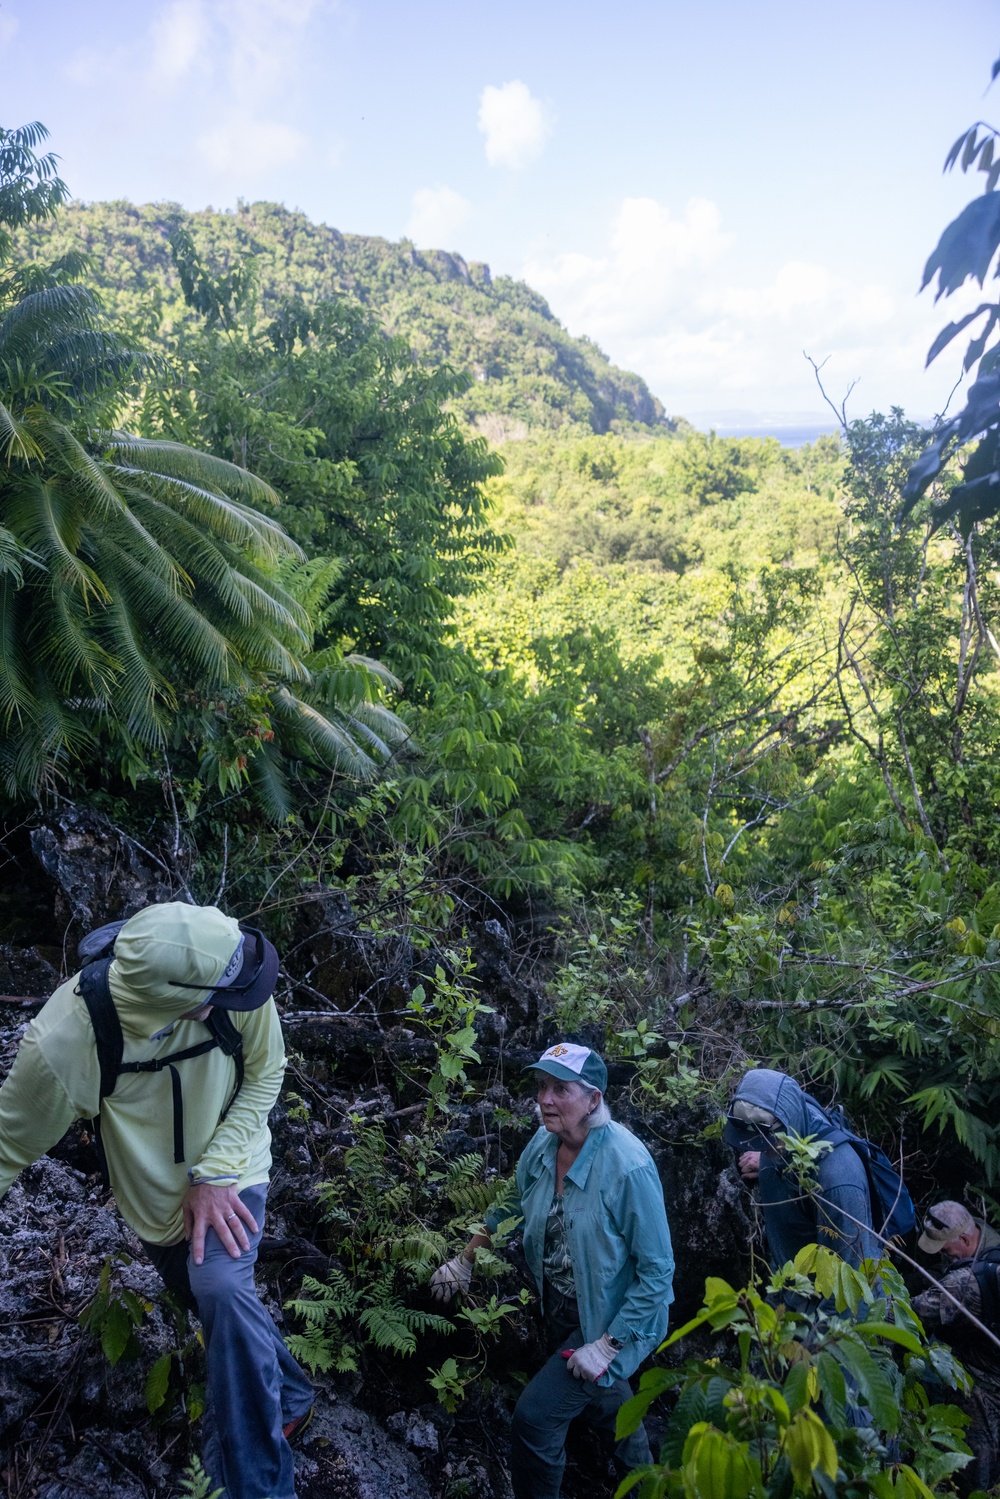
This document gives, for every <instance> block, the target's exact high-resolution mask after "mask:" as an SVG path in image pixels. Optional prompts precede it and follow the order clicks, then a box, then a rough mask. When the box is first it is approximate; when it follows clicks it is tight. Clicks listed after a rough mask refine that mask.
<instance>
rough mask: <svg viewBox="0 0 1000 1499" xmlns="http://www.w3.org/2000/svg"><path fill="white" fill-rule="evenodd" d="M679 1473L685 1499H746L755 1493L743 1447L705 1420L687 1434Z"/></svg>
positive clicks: (749, 1461) (753, 1474) (751, 1467)
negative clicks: (681, 1476)
mask: <svg viewBox="0 0 1000 1499" xmlns="http://www.w3.org/2000/svg"><path fill="white" fill-rule="evenodd" d="M681 1471H682V1475H683V1480H684V1493H685V1495H686V1496H687V1499H750V1496H751V1495H753V1494H755V1493H757V1492H759V1485H758V1483H757V1474H756V1472H755V1468H754V1464H753V1461H752V1459H751V1457H750V1455H749V1452H748V1451H747V1448H746V1446H745V1444H744V1443H742V1442H738V1441H737V1440H736V1439H735V1437H732V1436H730V1435H729V1433H728V1432H721V1431H717V1430H716V1428H715V1427H714V1426H710V1425H709V1424H708V1422H706V1421H700V1422H699V1423H698V1424H697V1425H696V1426H692V1428H691V1430H690V1432H689V1433H688V1439H687V1441H686V1443H685V1444H684V1465H683V1468H682V1470H681Z"/></svg>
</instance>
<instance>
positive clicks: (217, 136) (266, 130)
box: [197, 118, 306, 172]
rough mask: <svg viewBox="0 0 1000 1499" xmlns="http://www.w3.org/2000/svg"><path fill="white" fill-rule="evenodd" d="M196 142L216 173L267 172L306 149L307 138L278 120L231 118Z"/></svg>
mask: <svg viewBox="0 0 1000 1499" xmlns="http://www.w3.org/2000/svg"><path fill="white" fill-rule="evenodd" d="M197 144H198V149H199V150H200V152H201V154H202V156H203V157H204V159H205V160H206V161H207V163H208V165H209V166H210V167H213V168H214V170H215V171H217V172H233V171H240V170H247V169H249V170H251V171H266V170H267V169H268V168H269V167H283V166H288V165H289V164H290V163H291V162H293V161H297V160H298V159H299V157H300V156H301V155H302V153H303V151H304V150H305V146H306V138H305V136H304V135H303V134H302V133H301V131H299V130H294V129H293V128H292V127H291V125H283V124H281V123H280V122H279V121H277V120H249V119H239V118H233V119H230V120H227V121H226V122H225V123H224V124H222V125H218V126H216V128H215V129H214V130H209V131H208V132H207V133H206V134H205V135H203V136H201V137H200V138H199V140H198V143H197Z"/></svg>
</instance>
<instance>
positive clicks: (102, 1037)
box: [77, 921, 244, 1186]
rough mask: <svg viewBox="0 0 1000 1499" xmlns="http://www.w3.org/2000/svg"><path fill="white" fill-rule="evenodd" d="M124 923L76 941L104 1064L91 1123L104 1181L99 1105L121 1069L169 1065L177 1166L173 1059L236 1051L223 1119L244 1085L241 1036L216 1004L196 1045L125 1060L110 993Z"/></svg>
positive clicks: (177, 1093) (179, 1124) (178, 1120)
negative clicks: (202, 1038) (203, 1036)
mask: <svg viewBox="0 0 1000 1499" xmlns="http://www.w3.org/2000/svg"><path fill="white" fill-rule="evenodd" d="M124 925H125V923H124V921H110V922H108V923H107V925H106V926H100V927H98V928H97V930H96V931H93V932H88V933H87V935H86V937H84V938H83V939H82V940H81V941H80V943H79V945H78V946H77V953H78V954H79V956H80V957H81V958H82V959H83V967H82V968H81V970H80V980H79V989H80V995H81V997H82V999H83V1002H84V1004H85V1005H86V1006H87V1012H88V1014H89V1015H90V1023H91V1025H92V1026H93V1027H94V1040H95V1041H96V1043H97V1062H98V1066H99V1067H100V1070H101V1087H100V1101H99V1103H98V1109H97V1113H96V1115H95V1116H94V1118H93V1120H92V1121H91V1125H92V1128H93V1135H94V1144H95V1146H96V1147H97V1154H98V1156H99V1158H100V1162H101V1172H102V1174H103V1176H104V1183H105V1186H107V1184H108V1163H107V1158H106V1156H105V1153H104V1145H103V1143H102V1141H101V1111H100V1105H101V1103H103V1102H104V1100H105V1098H107V1096H108V1094H109V1093H113V1092H114V1091H115V1085H116V1084H117V1082H118V1079H119V1077H120V1076H121V1075H122V1073H123V1072H163V1071H164V1070H165V1069H166V1070H167V1071H169V1073H170V1089H171V1096H172V1099H173V1110H174V1163H175V1164H176V1165H178V1166H179V1165H181V1164H182V1162H183V1161H184V1096H183V1093H182V1091H181V1078H180V1073H179V1072H178V1071H177V1067H176V1065H175V1064H176V1063H177V1062H186V1061H188V1060H189V1059H190V1058H191V1057H200V1056H204V1054H205V1052H207V1051H212V1050H213V1049H214V1048H215V1047H216V1046H218V1047H219V1048H220V1049H221V1050H222V1051H223V1052H224V1053H225V1055H226V1056H227V1057H232V1059H233V1066H234V1068H235V1071H236V1078H235V1081H236V1086H235V1087H234V1088H233V1091H232V1094H231V1095H230V1098H229V1102H228V1103H227V1104H226V1107H225V1108H224V1109H223V1111H222V1114H221V1115H220V1119H225V1117H226V1115H227V1114H228V1113H229V1110H230V1109H231V1108H232V1106H233V1102H234V1100H235V1098H236V1095H237V1093H238V1092H239V1091H240V1089H241V1088H242V1086H243V1071H244V1065H243V1037H242V1036H241V1035H240V1032H239V1031H238V1030H237V1028H236V1026H235V1025H234V1024H233V1022H232V1021H231V1020H230V1018H229V1015H228V1013H227V1012H226V1011H225V1010H221V1009H218V1008H215V1007H213V1008H212V1009H211V1010H210V1011H209V1014H208V1017H207V1018H206V1020H205V1021H204V1022H203V1024H204V1025H205V1027H206V1029H207V1030H208V1031H209V1038H208V1040H207V1041H201V1042H199V1043H198V1045H197V1046H186V1047H184V1048H183V1050H181V1051H173V1052H170V1053H169V1055H167V1056H165V1057H155V1058H153V1059H152V1060H151V1061H148V1062H123V1061H122V1056H123V1054H124V1051H125V1040H124V1037H123V1036H122V1025H121V1021H120V1020H119V1019H118V1011H117V1010H116V1009H115V1002H114V1000H113V999H112V998H111V987H110V985H109V983H108V969H109V968H110V967H111V963H112V959H113V958H114V950H115V938H116V937H117V936H118V933H119V932H120V931H121V929H122V927H123V926H124Z"/></svg>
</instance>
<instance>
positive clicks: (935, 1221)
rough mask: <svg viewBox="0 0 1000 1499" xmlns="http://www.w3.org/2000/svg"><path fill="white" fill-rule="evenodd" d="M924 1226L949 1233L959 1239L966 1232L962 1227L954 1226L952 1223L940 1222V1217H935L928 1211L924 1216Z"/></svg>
mask: <svg viewBox="0 0 1000 1499" xmlns="http://www.w3.org/2000/svg"><path fill="white" fill-rule="evenodd" d="M924 1228H925V1229H937V1231H938V1233H942V1234H951V1235H953V1237H954V1238H956V1239H960V1238H961V1237H962V1235H963V1234H964V1233H966V1232H967V1230H966V1229H964V1228H961V1229H959V1228H956V1227H955V1225H954V1223H942V1221H941V1219H940V1218H936V1217H935V1216H934V1214H933V1213H928V1214H927V1215H926V1217H925V1218H924Z"/></svg>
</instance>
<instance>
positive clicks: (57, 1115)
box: [0, 1038, 78, 1197]
mask: <svg viewBox="0 0 1000 1499" xmlns="http://www.w3.org/2000/svg"><path fill="white" fill-rule="evenodd" d="M77 1117H78V1112H77V1110H76V1109H75V1108H74V1107H73V1104H72V1103H71V1102H70V1100H69V1098H68V1097H67V1096H66V1093H65V1091H64V1090H63V1088H62V1085H61V1084H60V1083H59V1081H58V1079H57V1078H56V1077H55V1074H54V1073H53V1072H52V1070H51V1069H50V1068H49V1067H48V1065H47V1064H46V1063H45V1061H44V1059H43V1058H42V1057H41V1055H40V1054H39V1052H38V1049H37V1047H36V1046H35V1045H34V1044H33V1043H32V1042H31V1040H30V1039H29V1038H25V1040H24V1041H23V1042H22V1043H21V1046H20V1047H19V1049H18V1052H17V1055H16V1056H15V1058H14V1063H13V1066H12V1067H11V1069H10V1072H9V1073H8V1075H7V1079H6V1081H5V1082H4V1085H3V1087H2V1088H0V1197H2V1196H3V1194H4V1193H5V1192H6V1191H7V1189H8V1188H9V1187H10V1185H11V1183H12V1182H13V1181H14V1179H15V1177H16V1176H17V1175H18V1174H19V1173H20V1172H21V1171H23V1170H24V1168H25V1166H30V1165H31V1164H32V1162H33V1161H37V1160H38V1159H39V1157H40V1156H43V1155H44V1154H45V1152H46V1151H47V1150H49V1149H50V1148H51V1147H52V1146H53V1145H55V1144H56V1143H57V1141H59V1140H61V1139H62V1137H63V1135H64V1134H65V1133H66V1131H67V1130H68V1129H69V1127H70V1125H71V1124H72V1123H73V1122H74V1120H75V1119H76V1118H77Z"/></svg>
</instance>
